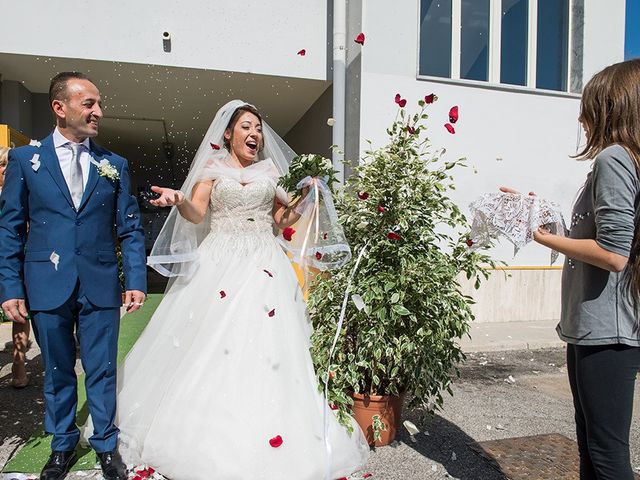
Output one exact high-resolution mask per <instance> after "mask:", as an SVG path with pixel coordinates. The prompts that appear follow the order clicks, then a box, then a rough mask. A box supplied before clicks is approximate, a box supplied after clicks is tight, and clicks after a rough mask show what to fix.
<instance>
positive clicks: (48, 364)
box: [31, 281, 120, 453]
mask: <svg viewBox="0 0 640 480" xmlns="http://www.w3.org/2000/svg"><path fill="white" fill-rule="evenodd" d="M31 313H32V316H33V326H34V332H35V335H36V340H37V342H38V345H39V346H40V349H41V351H42V358H43V362H44V367H45V382H44V398H45V422H44V427H45V431H46V432H47V433H49V434H51V435H53V440H52V443H51V449H52V450H54V451H59V450H62V451H69V450H74V449H75V447H76V444H77V443H78V440H79V438H80V431H79V429H78V427H77V425H76V408H77V404H78V398H77V392H78V388H77V377H76V372H75V363H76V343H75V339H74V330H75V333H76V336H77V338H78V342H79V344H80V359H81V361H82V367H83V369H84V371H85V375H86V376H85V387H86V391H87V401H88V403H89V412H90V413H91V417H92V419H93V426H94V432H93V436H92V437H91V438H90V439H89V442H90V443H91V446H92V447H93V449H94V450H95V451H96V452H99V453H101V452H107V451H112V450H115V449H116V447H117V441H118V429H117V427H116V426H115V424H114V420H115V414H116V393H117V392H116V388H117V385H116V371H117V354H118V332H119V328H120V311H119V308H101V307H96V306H95V305H93V304H92V303H91V302H89V300H88V299H87V296H86V295H85V292H84V290H83V288H82V285H81V283H80V282H79V281H78V283H77V284H76V287H75V289H74V290H73V293H72V294H71V296H70V297H69V299H68V300H67V301H66V302H65V303H63V304H62V305H61V306H60V307H58V308H55V309H53V310H47V311H35V312H31Z"/></svg>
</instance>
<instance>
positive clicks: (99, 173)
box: [0, 72, 146, 480]
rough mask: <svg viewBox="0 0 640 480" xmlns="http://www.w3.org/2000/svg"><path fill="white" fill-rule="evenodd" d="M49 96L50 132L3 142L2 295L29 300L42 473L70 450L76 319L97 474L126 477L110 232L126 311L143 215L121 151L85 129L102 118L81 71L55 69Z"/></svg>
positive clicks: (23, 310) (141, 257)
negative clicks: (40, 396) (38, 372)
mask: <svg viewBox="0 0 640 480" xmlns="http://www.w3.org/2000/svg"><path fill="white" fill-rule="evenodd" d="M49 100H50V103H51V109H52V110H53V113H54V116H55V120H56V128H55V130H54V131H53V133H52V134H51V135H49V136H48V137H47V138H45V139H44V140H42V142H41V143H40V144H38V143H36V145H30V146H25V147H20V148H16V149H13V150H11V151H10V154H9V165H8V167H7V171H6V179H7V181H6V183H5V185H6V187H5V188H4V189H3V191H2V196H1V197H0V209H1V210H0V211H2V216H1V217H0V245H1V247H0V302H2V308H3V310H4V312H5V314H6V315H7V317H8V318H9V319H11V320H13V321H14V322H18V323H24V322H26V321H28V316H27V308H28V309H29V310H30V312H31V320H32V322H33V325H34V330H35V334H36V339H37V341H38V345H39V346H40V348H41V350H42V358H43V361H44V366H45V380H44V397H45V422H44V426H45V431H46V432H47V433H50V434H52V435H53V440H52V442H51V449H52V452H51V456H50V457H49V460H48V462H47V463H46V465H45V466H44V468H43V470H42V473H41V475H40V478H41V479H42V480H58V479H63V478H64V477H65V476H66V474H67V472H68V471H69V468H70V467H71V465H72V464H73V462H74V460H75V453H74V450H75V447H76V444H77V443H78V439H79V436H80V432H79V430H78V427H77V426H76V423H75V418H76V417H75V416H76V406H77V384H76V374H75V371H74V366H75V362H76V346H75V340H74V330H75V334H76V337H77V339H78V341H79V343H80V358H81V360H82V365H83V367H84V371H85V373H86V379H85V386H86V390H87V399H88V402H89V411H90V412H91V417H92V419H93V425H94V431H93V436H92V437H91V438H90V439H89V441H90V443H91V446H92V447H93V449H94V450H95V451H96V452H97V454H98V458H99V460H100V464H101V467H102V471H103V474H104V477H105V478H106V479H107V480H112V479H113V480H116V479H117V480H121V479H122V480H124V479H126V478H127V475H126V468H125V466H124V464H123V462H122V460H121V459H120V457H119V455H118V453H117V440H118V429H117V428H116V426H115V425H114V418H115V413H116V357H117V341H118V328H119V320H120V306H121V303H122V297H121V292H120V285H119V281H118V259H117V257H116V252H115V243H116V240H117V241H119V243H120V245H121V248H122V266H123V269H124V274H125V285H126V295H125V301H124V302H125V306H126V307H127V311H128V312H132V311H134V310H137V309H138V308H139V307H140V306H141V305H142V303H143V302H144V298H145V291H146V267H145V250H144V238H143V233H142V227H141V225H140V218H139V217H140V215H139V210H138V205H137V203H136V201H135V199H134V198H133V197H132V196H131V195H130V193H129V186H130V184H129V169H128V167H127V161H126V160H125V159H124V158H122V157H120V156H118V155H116V154H115V153H112V152H110V151H108V150H106V149H104V148H102V147H100V146H99V145H97V144H96V143H94V142H93V140H92V138H93V137H95V136H96V135H97V134H98V124H99V122H100V119H101V118H102V109H101V100H100V93H99V92H98V89H97V88H96V86H95V85H94V84H93V83H92V82H91V81H90V80H89V79H88V78H87V77H86V76H85V75H83V74H82V73H78V72H64V73H60V74H58V75H56V76H55V77H54V78H53V79H52V80H51V86H50V88H49Z"/></svg>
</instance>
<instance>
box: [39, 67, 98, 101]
mask: <svg viewBox="0 0 640 480" xmlns="http://www.w3.org/2000/svg"><path fill="white" fill-rule="evenodd" d="M72 79H78V80H87V81H89V82H91V79H90V78H89V77H87V76H86V75H85V74H84V73H81V72H60V73H59V74H57V75H56V76H55V77H53V78H52V79H51V83H50V84H49V105H51V103H53V101H54V100H65V99H66V93H67V82H68V81H69V80H72ZM91 83H93V82H91Z"/></svg>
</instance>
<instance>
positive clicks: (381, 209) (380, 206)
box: [378, 205, 386, 213]
mask: <svg viewBox="0 0 640 480" xmlns="http://www.w3.org/2000/svg"><path fill="white" fill-rule="evenodd" d="M385 211H386V208H384V207H383V206H382V205H378V212H380V213H384V212H385Z"/></svg>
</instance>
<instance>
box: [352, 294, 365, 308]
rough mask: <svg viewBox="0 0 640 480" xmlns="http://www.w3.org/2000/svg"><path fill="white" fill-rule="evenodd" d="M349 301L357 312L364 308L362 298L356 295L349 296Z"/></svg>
mask: <svg viewBox="0 0 640 480" xmlns="http://www.w3.org/2000/svg"><path fill="white" fill-rule="evenodd" d="M351 300H352V301H353V304H354V305H355V306H356V308H357V309H358V310H362V309H363V308H364V307H365V306H366V305H365V303H364V300H363V299H362V297H361V296H360V295H358V294H357V293H354V294H353V295H351Z"/></svg>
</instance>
